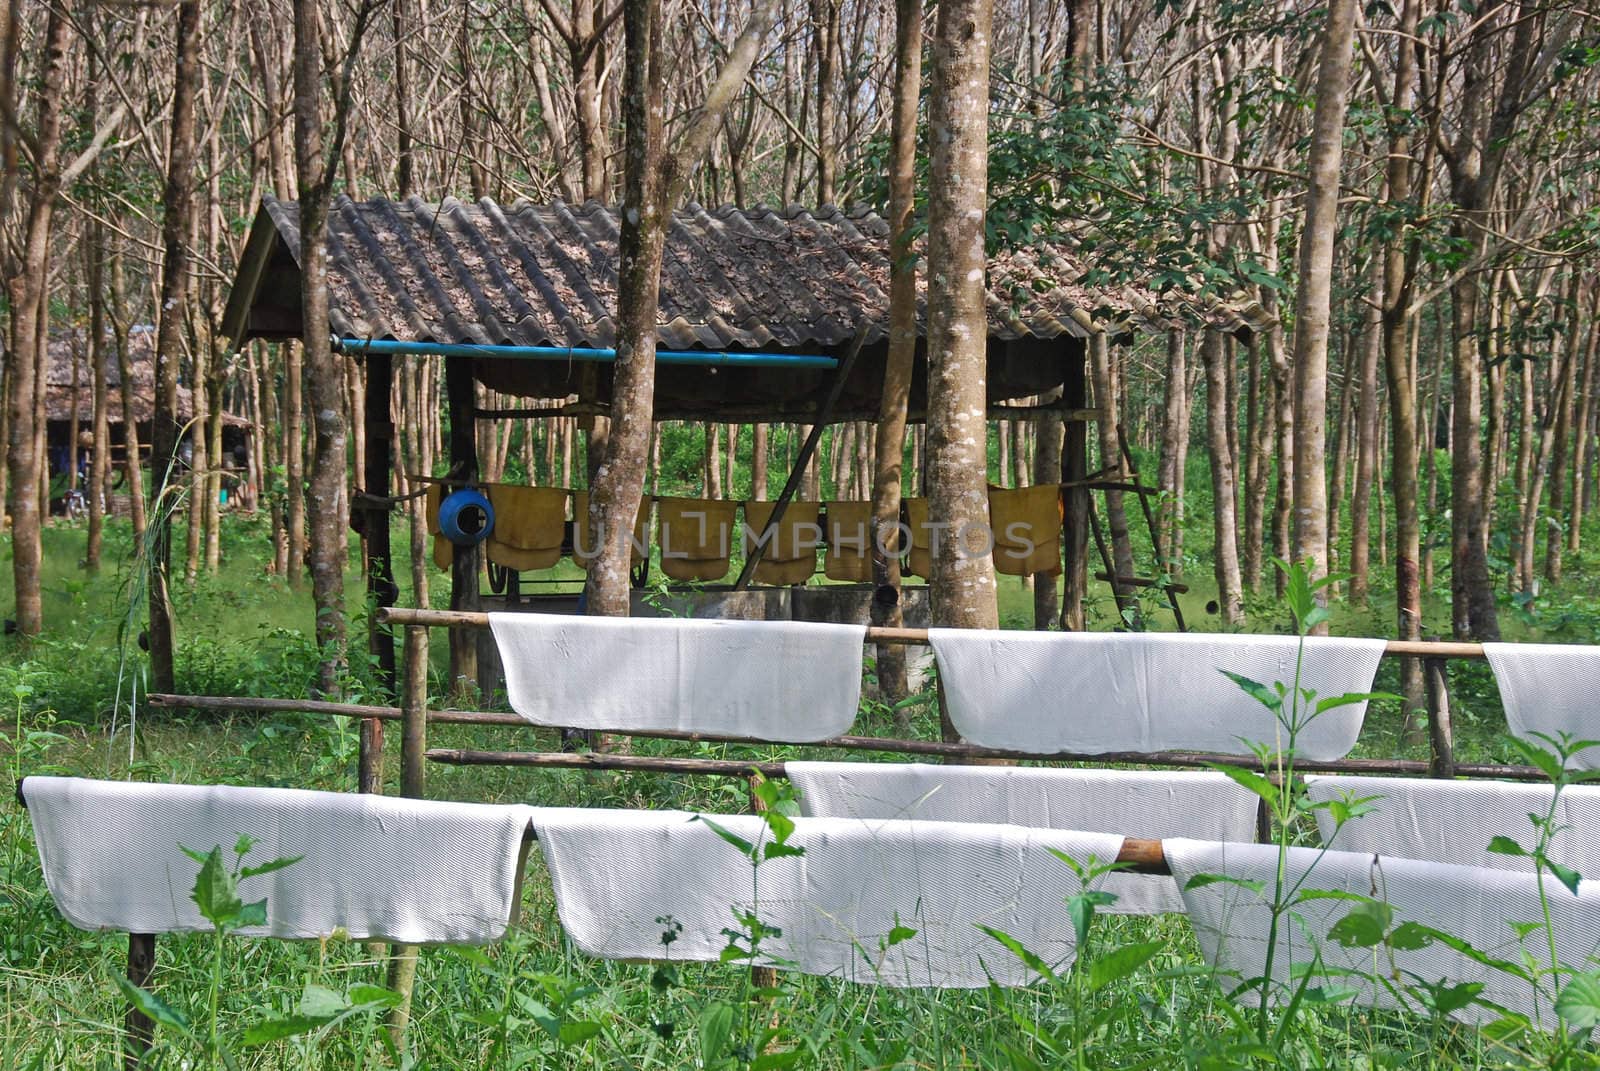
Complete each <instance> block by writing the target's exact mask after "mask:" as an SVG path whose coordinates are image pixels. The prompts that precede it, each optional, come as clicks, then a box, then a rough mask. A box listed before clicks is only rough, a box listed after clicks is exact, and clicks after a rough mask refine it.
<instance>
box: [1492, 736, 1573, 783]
mask: <svg viewBox="0 0 1600 1071" xmlns="http://www.w3.org/2000/svg"><path fill="white" fill-rule="evenodd" d="M1502 739H1503V740H1504V741H1505V743H1506V744H1507V745H1508V746H1509V747H1511V749H1512V750H1514V751H1516V752H1517V754H1519V755H1521V756H1522V758H1523V761H1525V762H1526V763H1527V764H1528V765H1529V766H1536V767H1538V768H1539V771H1540V772H1541V773H1543V774H1544V775H1545V776H1546V777H1548V778H1549V779H1550V780H1552V781H1559V780H1561V778H1562V775H1563V774H1565V773H1566V770H1565V769H1564V768H1563V767H1562V765H1561V759H1560V757H1559V756H1557V755H1555V754H1553V753H1551V752H1549V751H1546V750H1545V749H1544V748H1542V747H1540V746H1539V745H1538V744H1536V743H1534V742H1533V741H1531V740H1524V739H1522V738H1521V737H1519V736H1506V737H1503V738H1502Z"/></svg>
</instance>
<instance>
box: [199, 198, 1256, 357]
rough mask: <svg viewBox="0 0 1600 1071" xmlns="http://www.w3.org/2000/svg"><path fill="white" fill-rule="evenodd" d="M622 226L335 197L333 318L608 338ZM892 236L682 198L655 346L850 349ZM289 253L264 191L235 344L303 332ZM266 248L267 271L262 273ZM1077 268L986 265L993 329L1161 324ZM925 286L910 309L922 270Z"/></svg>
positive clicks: (454, 335)
mask: <svg viewBox="0 0 1600 1071" xmlns="http://www.w3.org/2000/svg"><path fill="white" fill-rule="evenodd" d="M618 234H619V227H618V219H617V215H616V213H615V211H614V210H612V209H609V208H605V207H603V206H601V205H599V204H596V203H594V202H590V203H587V204H584V205H567V204H564V203H561V202H559V201H558V202H556V203H554V204H550V205H535V204H532V203H530V202H527V201H517V202H516V203H515V204H512V205H499V204H496V203H495V202H493V201H489V200H483V201H479V202H477V203H466V202H462V201H457V200H455V199H453V198H447V199H445V200H444V201H443V202H441V203H439V204H429V203H427V202H424V201H421V200H419V199H416V198H411V199H408V200H405V201H389V200H371V201H362V202H356V201H352V200H350V199H349V198H347V197H340V198H339V199H338V200H337V201H336V202H335V204H334V205H333V207H332V212H331V214H330V219H329V227H328V242H327V250H328V257H329V269H330V270H329V287H330V296H331V299H332V300H331V310H332V311H331V314H330V320H331V321H332V322H331V324H330V326H331V327H332V329H333V330H334V331H335V332H336V333H338V334H340V335H344V336H350V337H357V338H394V339H399V340H403V341H433V342H446V343H458V342H470V343H477V344H480V345H527V346H547V345H553V346H597V347H610V346H613V345H615V342H616V318H615V317H616V301H617V273H616V261H617V240H618ZM888 245H889V227H888V224H887V223H886V222H885V221H884V220H883V218H882V217H880V216H878V215H876V214H875V213H872V212H869V211H855V212H850V213H845V212H843V211H840V210H839V209H837V208H833V207H832V206H826V207H824V208H822V209H819V210H817V211H815V212H811V211H807V210H805V209H803V208H800V207H799V206H791V207H790V208H788V209H786V210H783V211H775V210H773V209H770V208H767V207H765V206H757V207H755V208H751V209H738V208H733V207H731V206H730V207H723V208H719V209H705V208H702V207H700V206H698V205H690V206H688V207H687V208H685V209H683V210H682V211H679V212H676V213H674V215H673V220H672V229H671V232H670V233H669V235H668V239H667V246H666V254H665V258H664V261H663V266H662V278H661V313H660V344H661V345H662V346H663V347H665V348H669V349H696V348H699V349H708V350H723V349H765V350H790V351H804V350H808V349H819V348H820V349H827V348H830V347H835V346H840V345H842V344H844V343H845V342H847V341H848V340H849V339H850V338H851V337H852V336H853V335H854V334H855V330H856V325H857V324H858V323H861V322H865V323H866V325H867V342H868V343H872V342H876V341H879V340H881V339H883V338H884V337H885V336H886V335H887V329H888V309H889V258H888ZM298 253H299V206H298V205H297V204H295V203H294V202H292V201H279V200H276V199H275V198H272V197H267V198H265V199H264V201H263V204H262V210H261V212H260V213H259V214H258V216H257V219H256V225H255V228H254V230H253V231H252V234H251V240H250V250H249V251H247V254H246V261H247V263H246V264H245V265H243V266H242V267H241V271H240V278H239V283H238V285H236V286H235V290H234V293H233V295H232V298H231V300H230V303H229V308H228V311H227V314H226V315H225V317H224V331H225V333H226V334H228V335H229V337H231V338H233V339H234V340H235V342H236V343H238V342H242V341H244V340H246V339H248V338H252V337H268V338H272V337H280V338H281V337H289V336H292V335H297V334H298V333H299V328H298V322H297V312H298V295H293V296H292V297H291V295H289V294H282V293H279V294H271V293H265V291H270V290H272V289H274V287H276V289H278V290H279V291H281V290H283V289H284V286H283V284H284V282H285V275H284V272H285V271H286V270H287V269H289V268H290V265H289V264H288V263H286V262H285V261H284V258H285V257H286V256H287V257H295V258H297V257H298ZM252 256H254V257H256V258H258V261H257V265H256V267H254V268H252V267H251V265H250V263H249V261H250V259H251V257H252ZM274 259H276V261H277V263H278V269H279V271H278V274H277V275H276V277H274V274H273V272H272V271H271V270H269V269H267V267H266V266H267V265H268V264H269V262H271V261H273V260H274ZM1081 275H1082V271H1081V269H1080V267H1079V265H1078V264H1077V263H1076V262H1075V261H1074V260H1073V258H1072V256H1071V255H1070V253H1068V252H1067V251H1065V250H1060V249H1049V250H1044V251H1029V252H1025V253H1008V254H1004V255H1002V256H1000V257H998V258H996V259H995V260H994V261H993V262H992V263H991V266H990V273H989V276H990V277H989V303H988V304H989V331H990V336H991V338H993V339H998V340H1017V339H1026V338H1038V339H1053V338H1058V337H1061V336H1063V335H1066V336H1071V337H1076V338H1082V337H1085V336H1087V335H1088V334H1090V333H1091V332H1093V331H1095V330H1098V329H1101V327H1103V326H1110V327H1111V328H1112V329H1113V330H1118V329H1120V328H1121V325H1122V324H1124V323H1125V322H1126V321H1128V320H1129V319H1139V320H1143V321H1146V322H1152V323H1154V322H1160V321H1162V320H1164V319H1165V318H1166V313H1165V312H1164V311H1163V309H1164V307H1163V306H1162V303H1161V302H1159V301H1158V300H1157V299H1156V298H1155V296H1154V295H1151V294H1147V293H1142V292H1138V291H1135V290H1133V289H1131V288H1129V289H1127V290H1125V291H1122V292H1119V293H1117V294H1115V295H1111V294H1107V293H1103V292H1099V291H1095V290H1091V289H1089V288H1087V287H1084V286H1081V285H1079V284H1078V283H1077V282H1076V280H1077V279H1078V278H1079V277H1080V276H1081ZM274 279H276V282H274ZM918 284H919V295H918V302H919V320H920V319H921V318H922V315H923V313H924V312H925V308H924V307H922V302H923V297H922V293H921V287H922V286H923V285H924V280H923V279H922V278H920V277H919V280H918ZM258 294H262V295H263V296H265V297H266V299H267V300H266V302H265V304H269V305H270V304H271V303H273V302H276V303H277V305H278V308H277V312H276V313H275V314H274V313H273V312H272V311H271V310H270V309H269V310H266V311H265V312H263V311H262V310H261V309H258V308H257V306H258V305H259V304H262V302H258ZM291 313H293V314H291ZM1207 318H1209V319H1212V320H1213V321H1214V322H1216V323H1218V325H1219V326H1223V327H1225V328H1226V329H1228V330H1248V329H1249V328H1250V326H1251V325H1250V324H1249V323H1248V322H1247V321H1245V320H1244V319H1243V318H1241V317H1240V315H1239V314H1238V313H1236V312H1234V311H1232V310H1224V309H1215V310H1211V311H1210V312H1208V313H1207Z"/></svg>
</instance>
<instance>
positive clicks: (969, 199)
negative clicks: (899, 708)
mask: <svg viewBox="0 0 1600 1071" xmlns="http://www.w3.org/2000/svg"><path fill="white" fill-rule="evenodd" d="M991 19H992V9H991V7H990V4H989V0H943V2H941V3H940V5H939V12H938V22H937V29H936V31H935V34H934V42H933V60H932V64H933V68H932V69H933V72H934V78H933V86H932V92H931V96H930V98H929V119H928V136H929V141H930V144H931V177H930V181H929V186H928V478H929V486H928V497H929V515H930V517H931V518H932V520H933V523H935V524H937V525H940V526H941V532H940V535H941V538H939V539H938V541H937V546H935V547H934V548H933V569H932V573H933V575H932V577H931V578H930V588H931V591H930V594H931V595H932V599H933V620H934V621H935V623H937V624H939V625H941V626H945V627H955V628H995V627H997V625H998V624H999V618H998V609H997V605H996V602H995V581H994V561H993V557H992V555H991V553H989V552H988V551H989V548H988V547H987V546H986V545H985V544H986V542H987V539H988V531H987V529H988V523H989V502H988V488H987V486H986V481H985V478H984V476H985V473H986V471H987V467H988V466H987V463H986V458H985V457H984V444H985V442H986V440H987V435H986V425H987V420H986V405H985V396H984V389H985V376H986V371H987V368H986V359H987V354H986V350H987V342H988V334H989V330H988V320H987V317H986V314H985V308H984V300H985V296H986V291H985V287H984V277H985V269H986V267H987V259H986V255H985V250H984V229H983V220H984V210H985V202H986V198H987V191H988V181H987V179H988V176H987V162H988V120H989V100H988V85H989V50H990V23H991ZM980 533H981V538H980Z"/></svg>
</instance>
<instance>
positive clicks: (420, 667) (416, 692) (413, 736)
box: [371, 625, 428, 1052]
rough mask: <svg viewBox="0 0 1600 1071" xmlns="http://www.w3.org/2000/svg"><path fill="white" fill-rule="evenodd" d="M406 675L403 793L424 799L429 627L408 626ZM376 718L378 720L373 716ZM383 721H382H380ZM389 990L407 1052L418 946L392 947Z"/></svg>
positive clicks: (400, 1044)
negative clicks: (395, 999) (394, 997)
mask: <svg viewBox="0 0 1600 1071" xmlns="http://www.w3.org/2000/svg"><path fill="white" fill-rule="evenodd" d="M404 668H405V675H404V678H403V680H402V682H401V689H402V691H401V700H400V702H401V727H400V794H401V795H402V796H405V797H406V798H408V799H422V798H423V796H424V795H425V794H426V792H425V788H426V771H427V761H426V759H425V757H424V756H425V755H426V753H427V750H428V630H427V629H426V628H425V627H423V626H420V625H412V626H410V627H408V628H407V629H406V639H405V654H404ZM371 720H373V721H377V719H371ZM378 723H379V724H381V722H378ZM388 982H389V989H390V990H391V991H393V992H395V993H398V994H399V995H400V1002H399V1003H398V1004H396V1005H395V1006H394V1007H393V1008H391V1009H390V1011H389V1024H388V1026H389V1037H390V1039H391V1040H393V1042H394V1047H395V1051H397V1052H404V1051H405V1037H406V1027H407V1026H408V1025H409V1024H410V1022H411V994H412V992H413V990H415V988H416V984H417V946H416V945H405V944H394V945H390V946H389V979H388Z"/></svg>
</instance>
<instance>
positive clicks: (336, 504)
mask: <svg viewBox="0 0 1600 1071" xmlns="http://www.w3.org/2000/svg"><path fill="white" fill-rule="evenodd" d="M320 22H321V19H320V17H319V14H318V9H317V7H316V4H315V0H295V3H294V150H295V152H294V155H295V169H296V171H297V173H298V179H299V186H300V264H301V269H300V307H301V314H302V320H301V324H302V333H303V336H302V337H303V345H304V357H305V376H306V388H307V394H308V396H309V397H308V399H307V400H308V401H309V402H310V403H311V413H312V433H313V436H314V438H313V440H312V462H311V481H310V484H309V485H308V487H307V502H306V505H307V509H308V512H309V513H310V521H311V531H310V536H311V541H310V548H309V549H310V564H311V599H312V603H313V605H314V607H315V610H316V639H317V652H318V661H317V686H318V689H319V690H320V691H321V692H322V693H323V694H324V695H330V696H332V695H336V694H338V691H339V688H340V683H341V678H342V677H343V674H344V669H345V666H346V663H347V657H346V651H345V646H346V636H345V615H344V567H345V559H346V557H347V556H348V545H347V543H346V536H345V533H346V531H347V529H348V527H349V526H348V523H347V521H346V517H345V511H344V481H345V471H346V467H347V464H348V462H347V459H346V457H345V445H346V433H345V416H344V408H345V404H346V398H345V390H344V367H343V363H342V361H341V360H340V358H339V357H338V356H336V355H335V354H334V353H333V352H332V347H331V340H330V338H329V333H328V322H329V321H328V284H327V268H326V261H325V259H324V256H323V240H324V235H325V233H326V231H327V223H328V215H327V213H328V203H329V200H330V196H329V193H330V185H331V184H330V183H329V182H328V181H327V165H326V163H325V160H324V147H323V137H322V131H323V121H322V114H321V108H320V103H321V98H322V51H321V27H320ZM291 501H292V500H291ZM293 537H294V532H293V529H292V528H291V531H290V539H291V546H292V545H293V544H292V541H293ZM289 568H290V570H291V575H294V573H296V572H298V568H299V563H298V562H296V561H294V560H292V556H291V560H290V562H289Z"/></svg>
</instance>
